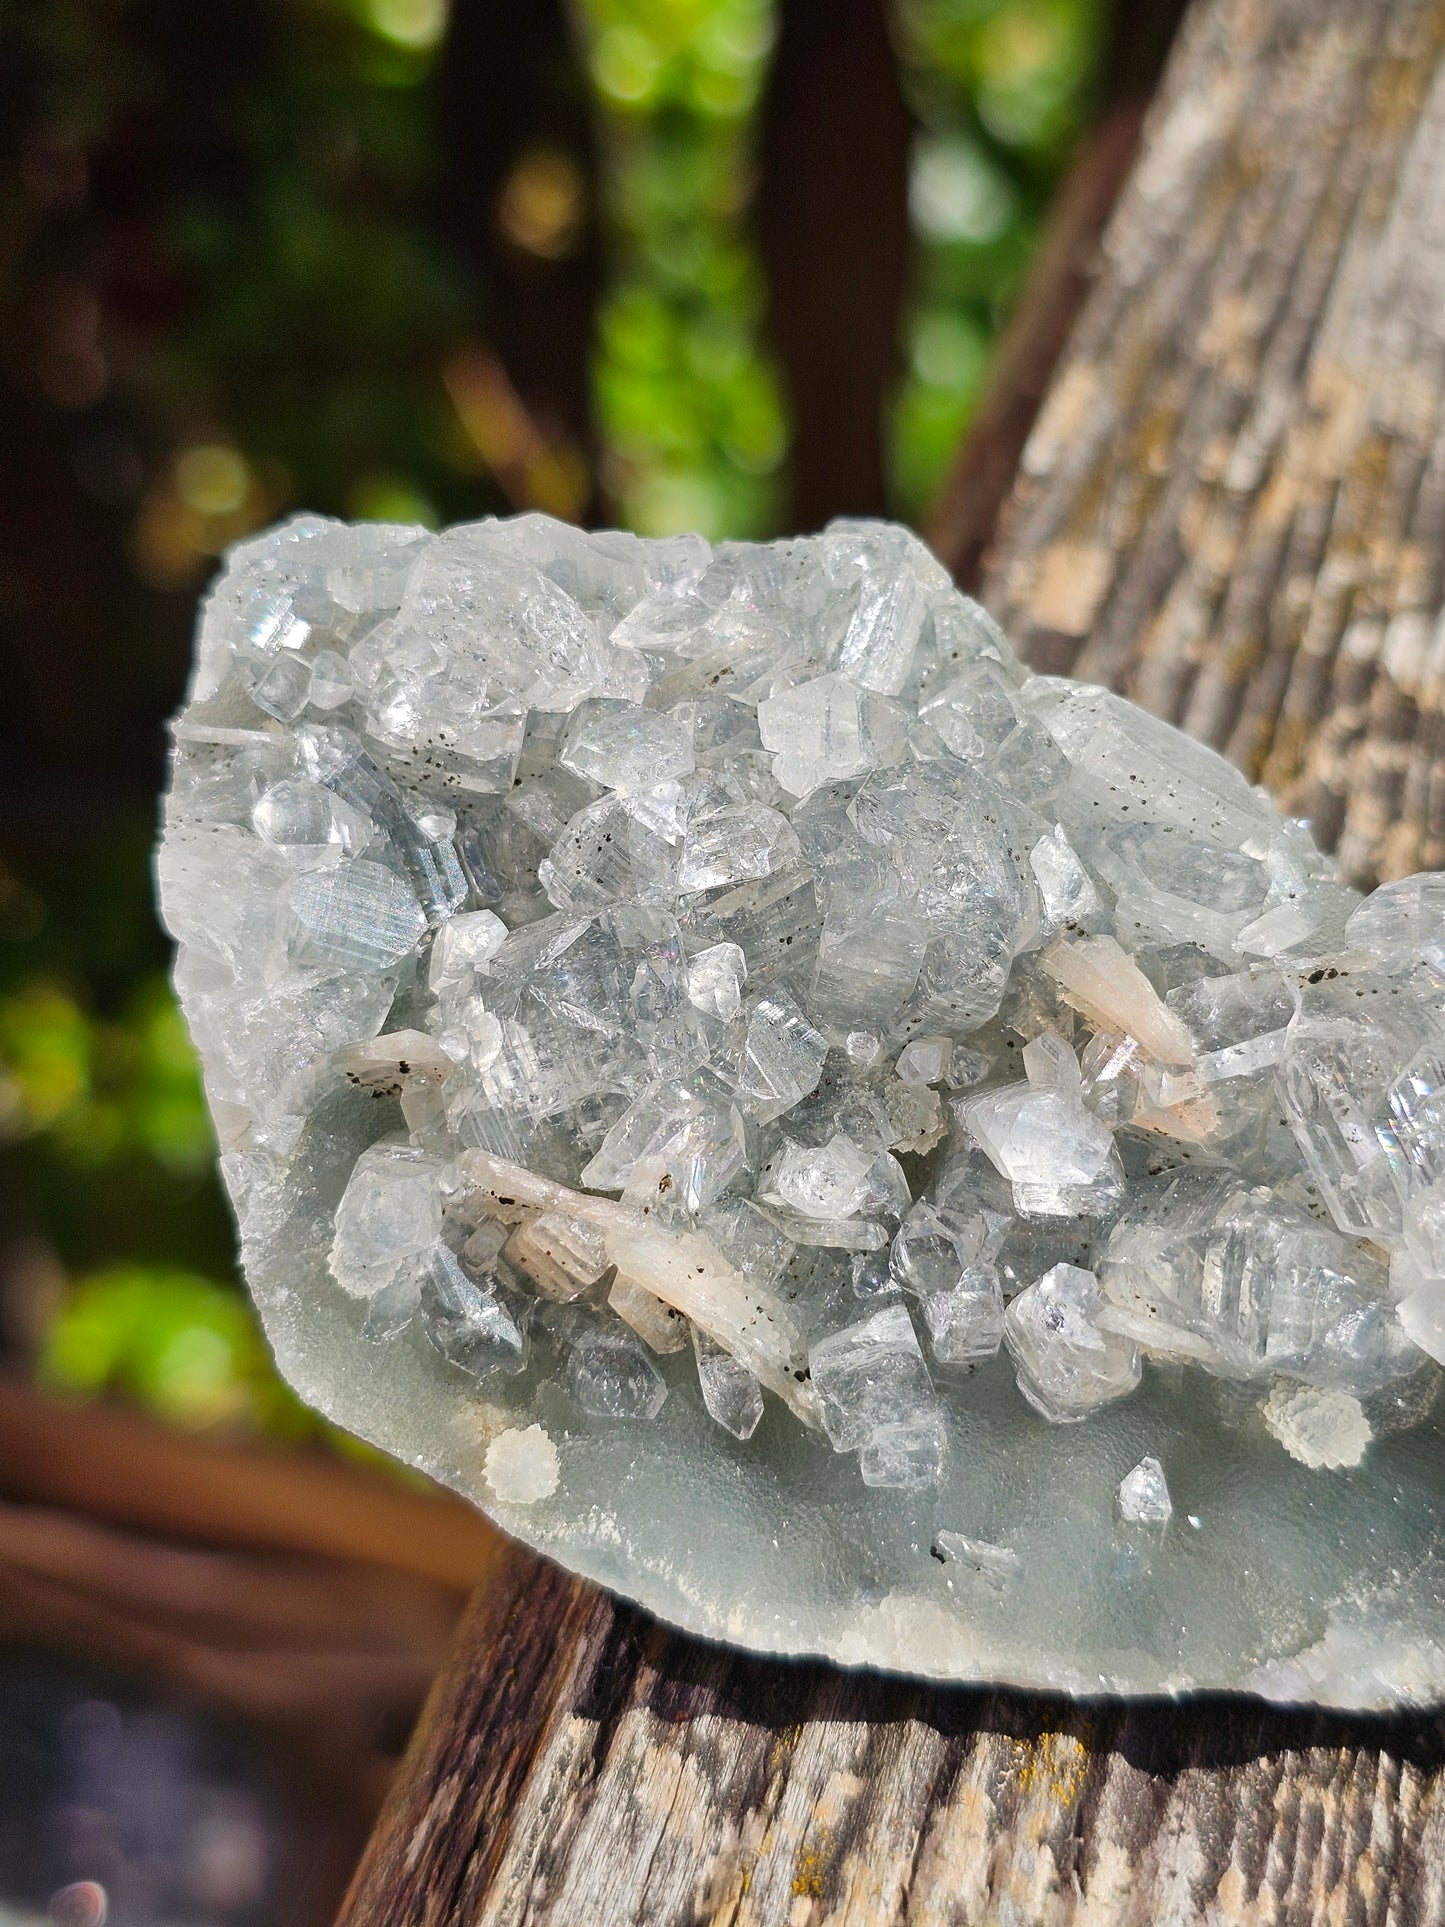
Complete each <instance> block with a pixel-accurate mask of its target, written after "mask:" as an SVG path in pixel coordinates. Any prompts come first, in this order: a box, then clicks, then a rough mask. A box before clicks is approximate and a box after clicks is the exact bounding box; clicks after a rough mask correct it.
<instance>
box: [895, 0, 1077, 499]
mask: <svg viewBox="0 0 1445 1927" xmlns="http://www.w3.org/2000/svg"><path fill="white" fill-rule="evenodd" d="M1106 18H1107V6H1106V4H1105V0H899V6H898V23H899V40H900V48H901V52H902V56H903V62H904V76H905V81H906V84H907V89H908V93H909V96H910V99H911V101H912V104H913V108H914V112H915V114H916V116H917V119H918V126H919V132H918V136H917V141H916V145H915V151H914V158H913V167H912V176H911V180H910V185H909V213H910V216H911V220H912V224H913V231H914V236H915V243H916V252H915V260H914V275H913V300H912V303H911V312H910V314H909V317H908V319H907V322H906V339H905V348H906V353H907V367H906V374H905V378H904V381H903V385H902V387H901V389H900V392H899V394H898V396H897V398H896V401H895V405H894V411H893V420H892V451H891V452H892V474H893V487H894V490H895V494H896V497H897V506H898V511H899V512H900V513H901V514H902V515H903V516H904V518H905V519H910V520H913V519H917V518H918V517H919V516H921V515H922V514H923V512H924V511H925V509H926V508H927V506H928V504H929V502H930V501H931V500H932V498H933V495H934V493H935V491H936V490H937V488H938V485H939V483H940V482H941V481H942V479H943V475H944V472H945V470H946V468H947V466H948V463H949V461H950V459H951V457H952V456H953V454H954V452H955V450H956V449H957V447H958V443H959V439H960V436H961V435H962V433H963V430H964V428H965V426H966V424H967V421H968V418H969V415H970V414H971V413H972V411H973V407H974V405H975V403H976V402H977V400H978V397H979V394H980V391H981V389H982V385H983V382H984V379H985V376H986V374H987V370H988V365H989V354H990V350H991V348H992V345H993V342H994V339H995V337H996V336H997V333H998V330H999V327H1000V326H1001V324H1002V322H1003V320H1004V318H1005V317H1006V315H1007V312H1008V309H1009V307H1010V305H1011V304H1012V302H1013V300H1014V298H1015V296H1016V295H1017V293H1018V289H1019V284H1020V282H1021V280H1022V277H1023V275H1024V273H1025V271H1026V269H1027V267H1028V264H1029V262H1030V260H1031V259H1032V256H1033V250H1034V247H1035V245H1036V242H1037V239H1038V232H1039V225H1040V222H1041V220H1042V218H1043V214H1044V210H1045V208H1046V206H1047V203H1048V198H1049V195H1050V194H1051V192H1052V191H1053V189H1054V187H1055V186H1056V184H1057V182H1058V178H1059V175H1060V173H1061V172H1062V169H1063V166H1064V164H1065V162H1066V161H1067V158H1068V155H1069V152H1070V149H1071V146H1072V143H1073V140H1074V138H1075V136H1076V135H1077V133H1078V131H1079V128H1080V126H1081V124H1082V120H1083V116H1084V112H1085V110H1086V108H1087V106H1088V102H1089V96H1090V91H1091V89H1092V86H1093V82H1094V75H1095V71H1096V68H1097V64H1098V59H1099V52H1100V46H1101V41H1102V35H1103V30H1104V25H1105V21H1106Z"/></svg>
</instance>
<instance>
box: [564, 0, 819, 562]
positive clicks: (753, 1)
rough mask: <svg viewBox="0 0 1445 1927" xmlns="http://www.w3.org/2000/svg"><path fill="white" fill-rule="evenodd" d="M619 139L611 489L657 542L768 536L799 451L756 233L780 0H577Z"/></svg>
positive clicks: (611, 302)
mask: <svg viewBox="0 0 1445 1927" xmlns="http://www.w3.org/2000/svg"><path fill="white" fill-rule="evenodd" d="M578 14H579V19H580V22H581V27H582V31H583V36H584V39H585V43H586V49H587V59H588V68H589V73H590V75H591V78H592V82H593V85H594V87H595V89H596V95H597V100H598V105H599V108H600V110H601V118H602V124H603V128H604V135H605V154H606V158H605V167H606V201H607V211H608V217H609V222H610V227H611V236H612V266H611V278H610V284H609V287H608V290H607V293H606V295H605V296H604V299H603V303H602V309H601V313H600V315H599V317H598V330H597V334H598V345H597V362H596V375H595V379H596V393H597V402H598V413H599V417H600V426H601V429H602V433H603V437H604V440H605V443H606V449H607V471H606V476H605V480H606V483H607V487H608V491H609V493H610V494H611V495H612V497H613V499H614V500H615V501H616V502H617V504H618V506H619V508H620V509H621V511H622V515H623V519H624V520H625V521H626V522H627V523H628V524H629V525H630V526H631V527H633V528H637V529H640V530H641V531H643V532H644V533H646V534H650V535H661V534H670V533H673V532H675V531H677V530H681V529H690V528H697V529H701V530H703V532H704V533H706V534H708V535H712V536H715V537H716V536H722V535H760V534H764V533H766V532H767V529H768V527H769V524H770V518H771V517H772V515H773V513H774V512H775V503H776V492H775V487H774V477H775V475H776V472H777V469H778V466H779V464H780V462H781V461H782V458H783V455H784V454H785V452H786V427H785V423H784V419H783V413H782V407H781V403H780V401H779V397H778V389H777V383H776V380H775V378H774V376H773V373H772V370H771V368H770V367H769V365H768V363H767V360H766V357H765V355H764V354H763V351H762V348H761V343H760V322H761V314H762V306H763V288H762V283H761V278H760V275H759V270H758V264H757V258H756V254H755V252H754V250H753V248H752V247H751V245H750V242H749V237H748V233H747V227H746V219H745V215H746V199H747V177H748V164H749V157H750V153H749V140H750V125H751V121H752V117H753V114H754V110H755V108H756V106H757V101H758V95H759V91H760V88H761V86H762V83H763V80H764V78H765V74H766V63H767V55H768V51H769V48H770V47H771V44H772V34H773V10H772V6H771V5H770V4H769V0H578Z"/></svg>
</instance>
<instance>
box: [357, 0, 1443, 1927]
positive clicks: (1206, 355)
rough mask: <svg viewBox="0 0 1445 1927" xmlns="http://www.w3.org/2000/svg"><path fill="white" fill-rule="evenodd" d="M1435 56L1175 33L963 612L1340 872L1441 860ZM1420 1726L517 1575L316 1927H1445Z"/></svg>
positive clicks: (440, 1694)
mask: <svg viewBox="0 0 1445 1927" xmlns="http://www.w3.org/2000/svg"><path fill="white" fill-rule="evenodd" d="M1442 50H1445V5H1442V4H1441V0H1375V3H1374V4H1373V5H1366V6H1362V5H1360V4H1359V0H1199V3H1198V4H1197V5H1196V7H1195V9H1194V10H1193V12H1192V14H1191V15H1190V17H1189V18H1188V19H1187V21H1186V23H1185V27H1184V30H1183V34H1182V38H1181V41H1180V44H1179V45H1178V47H1177V48H1176V51H1175V53H1174V56H1173V58H1172V60H1171V63H1170V67H1169V70H1168V73H1167V75H1166V78H1165V81H1164V84H1163V88H1162V91H1161V93H1160V95H1159V97H1158V99H1157V101H1156V104H1155V107H1154V109H1153V111H1152V113H1151V116H1150V119H1149V122H1148V125H1147V127H1146V129H1145V133H1144V139H1143V145H1142V149H1141V153H1140V158H1139V161H1138V163H1137V165H1136V167H1135V169H1134V171H1133V174H1132V178H1131V180H1130V182H1129V185H1128V186H1127V188H1126V190H1125V192H1124V195H1123V198H1122V201H1121V204H1120V206H1119V208H1118V210H1117V213H1116V214H1115V217H1114V219H1113V221H1112V224H1111V226H1110V228H1109V231H1108V234H1107V238H1106V242H1105V245H1104V248H1103V259H1102V263H1101V266H1100V272H1099V275H1098V279H1097V284H1096V286H1095V287H1094V290H1093V293H1092V296H1091V298H1090V300H1089V302H1088V304H1087V306H1086V308H1085V310H1084V313H1083V315H1082V317H1081V319H1080V321H1079V323H1078V326H1077V328H1076V330H1075V331H1074V334H1073V338H1072V342H1071V345H1070V347H1069V349H1068V351H1067V353H1066V354H1065V356H1064V358H1063V360H1062V362H1061V364H1060V366H1059V368H1058V370H1057V372H1056V375H1055V378H1054V380H1053V383H1052V386H1051V389H1050V392H1049V395H1048V399H1047V401H1046V404H1045V406H1044V408H1043V410H1042V413H1041V414H1040V416H1039V419H1038V420H1037V422H1036V424H1035V426H1034V428H1033V432H1032V434H1031V436H1030V438H1029V440H1028V444H1027V446H1026V448H1025V450H1024V454H1023V458H1022V463H1021V467H1020V472H1019V475H1018V478H1017V482H1016V485H1015V489H1014V494H1013V500H1012V503H1011V505H1010V508H1009V510H1008V513H1007V515H1006V518H1005V524H1004V530H1003V534H1002V537H1001V540H1000V542H999V544H998V546H997V550H996V553H995V556H994V560H993V563H992V566H991V569H990V571H989V573H988V576H987V597H988V600H989V601H990V602H991V604H992V606H993V607H994V608H995V609H996V611H997V612H998V613H999V614H1000V615H1001V616H1002V617H1003V618H1004V620H1005V621H1006V623H1007V624H1008V626H1009V627H1010V630H1011V633H1012V634H1013V636H1014V637H1015V639H1016V641H1017V642H1018V643H1019V644H1020V645H1021V647H1022V648H1023V650H1024V652H1025V653H1026V654H1027V655H1028V656H1029V657H1030V658H1031V660H1032V661H1033V662H1034V663H1035V665H1036V666H1039V667H1046V668H1049V669H1053V670H1059V669H1064V670H1072V671H1074V672H1075V673H1078V674H1080V675H1082V676H1086V677H1091V678H1093V679H1095V680H1105V681H1109V682H1112V683H1113V684H1115V685H1116V686H1119V687H1122V688H1125V689H1127V690H1128V691H1129V692H1130V693H1132V694H1134V695H1135V696H1137V697H1138V698H1139V699H1140V700H1141V701H1142V702H1144V703H1145V704H1146V705H1147V706H1149V707H1150V708H1153V709H1155V710H1157V711H1159V712H1161V713H1163V714H1166V715H1168V716H1170V717H1172V718H1174V719H1176V720H1178V721H1180V722H1182V723H1183V724H1184V725H1185V727H1187V728H1189V729H1191V730H1192V731H1194V732H1195V733H1196V734H1198V735H1201V736H1204V737H1207V738H1208V739H1209V740H1210V741H1212V742H1215V743H1218V744H1220V745H1221V746H1224V747H1226V748H1227V749H1228V750H1229V752H1230V753H1231V754H1232V755H1234V756H1235V757H1236V758H1237V759H1238V760H1239V761H1240V762H1241V763H1243V764H1244V765H1245V766H1246V767H1247V768H1248V769H1249V770H1250V771H1251V773H1252V774H1256V775H1258V776H1260V777H1261V778H1262V779H1263V780H1264V781H1266V782H1268V783H1269V784H1270V786H1271V787H1272V788H1273V789H1274V790H1275V791H1276V793H1277V794H1279V795H1280V796H1281V797H1282V798H1284V799H1285V800H1287V801H1288V802H1289V803H1290V804H1291V805H1294V806H1296V807H1298V808H1299V809H1301V810H1302V811H1306V812H1308V813H1309V814H1310V815H1311V816H1312V817H1313V818H1314V820H1315V822H1316V824H1317V826H1318V828H1319V830H1320V833H1321V835H1322V837H1323V838H1324V840H1326V841H1327V842H1330V843H1333V844H1336V845H1337V846H1338V848H1339V851H1340V854H1341V857H1342V859H1343V861H1344V863H1345V865H1346V868H1347V869H1348V870H1349V871H1350V873H1351V874H1352V875H1353V876H1355V877H1356V878H1357V879H1360V880H1368V879H1371V878H1373V877H1376V876H1379V875H1390V874H1398V873H1401V872H1404V871H1408V870H1410V869H1412V868H1417V867H1423V866H1428V865H1431V864H1438V863H1440V862H1441V861H1442V860H1445V760H1442V748H1441V744H1442V716H1441V711H1442V662H1445V642H1442V640H1441V639H1442V637H1445V623H1442V620H1441V614H1442V601H1445V433H1442V421H1445V64H1442ZM962 480H963V482H964V483H965V484H966V482H967V476H966V475H965V476H964V477H963V478H962ZM950 499H951V500H953V501H954V502H957V501H959V500H963V501H965V502H967V501H968V500H969V491H968V488H967V487H966V486H964V487H962V488H961V489H959V488H956V489H955V490H954V492H953V494H952V496H951V498H950ZM945 506H946V505H945ZM978 525H979V524H978V513H977V505H976V503H975V504H974V506H972V507H970V509H969V512H968V515H967V516H965V517H963V518H962V519H961V520H959V519H957V518H956V519H955V522H954V525H953V529H952V536H951V533H950V524H949V519H948V515H947V513H944V514H942V515H941V518H940V521H939V523H938V525H937V527H936V530H935V535H936V538H937V539H938V540H939V541H940V543H941V544H942V546H943V547H944V548H945V550H946V551H947V550H949V549H950V548H952V551H953V553H954V554H955V556H957V557H959V558H960V559H962V558H963V557H964V555H965V553H966V551H967V547H968V543H969V542H972V541H975V540H976V537H977V528H978ZM953 536H956V537H957V541H956V542H954V541H953V539H952V537H953ZM1442 1730H1445V1729H1442V1726H1441V1723H1440V1722H1439V1721H1438V1720H1437V1719H1436V1718H1435V1717H1434V1716H1422V1717H1420V1718H1418V1719H1415V1720H1398V1721H1391V1722H1384V1721H1366V1720H1360V1719H1351V1720H1347V1719H1342V1718H1337V1717H1332V1716H1329V1715H1324V1714H1312V1713H1300V1714H1290V1713H1284V1712H1280V1711H1277V1710H1271V1709H1267V1708H1265V1707H1263V1706H1260V1705H1258V1704H1254V1703H1249V1702H1207V1701H1206V1702H1194V1703H1191V1704H1186V1705H1182V1706H1180V1705H1157V1704H1156V1705H1147V1704H1138V1703H1134V1704H1127V1705H1120V1704H1113V1703H1106V1704H1098V1705H1092V1706H1090V1705H1079V1704H1066V1703H1061V1702H1057V1701H1049V1700H1044V1699H1040V1698H1032V1697H1027V1696H1023V1695H1018V1694H1011V1693H995V1692H988V1691H962V1690H939V1689H933V1688H928V1687H924V1686H919V1685H913V1684H909V1683H907V1682H901V1681H897V1680H888V1679H881V1678H876V1677H867V1676H860V1675H847V1674H843V1673H840V1672H837V1671H833V1670H830V1669H827V1668H824V1667H817V1666H788V1665H782V1664H777V1663H774V1662H768V1661H762V1660H757V1659H752V1658H748V1657H746V1656H742V1655H738V1654H734V1653H730V1652H727V1651H724V1650H721V1649H716V1648H710V1647H706V1646H702V1645H700V1644H699V1643H697V1642H696V1641H693V1640H689V1639H686V1638H683V1637H681V1636H680V1635H676V1634H673V1633H670V1632H669V1631H667V1630H666V1629H665V1628H661V1627H658V1626H656V1625H655V1624H653V1623H651V1622H649V1621H648V1620H647V1619H646V1618H645V1617H644V1616H643V1615H641V1614H640V1613H638V1612H636V1611H635V1610H633V1609H631V1608H629V1607H627V1606H623V1605H619V1604H617V1603H616V1602H614V1601H612V1600H610V1599H608V1598H606V1597H604V1596H603V1595H601V1594H599V1593H597V1592H595V1591H594V1590H592V1589H590V1588H589V1587H587V1586H585V1585H583V1584H581V1583H580V1582H578V1581H574V1580H571V1579H568V1578H566V1577H565V1576H563V1575H561V1574H560V1573H558V1572H556V1571H555V1570H554V1569H552V1568H550V1567H547V1566H545V1565H543V1564H541V1563H539V1562H537V1561H535V1560H533V1559H531V1558H530V1557H528V1556H525V1555H523V1554H521V1553H517V1554H514V1555H513V1556H512V1557H511V1558H510V1559H509V1561H508V1562H507V1563H506V1566H505V1570H504V1571H503V1572H502V1574H501V1575H500V1576H499V1578H498V1580H497V1581H496V1583H495V1584H494V1585H493V1586H492V1587H491V1588H489V1589H488V1591H487V1592H486V1593H485V1594H484V1595H482V1596H479V1597H478V1598H477V1600H476V1601H475V1602H474V1604H473V1607H472V1609H471V1612H470V1615H469V1617H468V1618H467V1620H466V1621H465V1623H464V1624H463V1626H462V1628H461V1631H460V1634H459V1636H458V1639H457V1642H456V1645H455V1647H454V1649H453V1652H452V1656H451V1659H450V1661H449V1664H448V1666H447V1668H446V1669H445V1671H444V1672H443V1674H442V1676H441V1678H440V1679H439V1680H438V1682H437V1684H436V1687H435V1689H434V1691H433V1694H432V1698H431V1701H430V1703H429V1706H428V1709H427V1712H426V1715H425V1716H424V1718H423V1720H422V1722H421V1725H420V1727H419V1728H418V1731H417V1734H416V1737H415V1739H414V1741H413V1743H412V1747H411V1751H410V1754H409V1756H408V1758H407V1761H406V1764H405V1767H404V1770H403V1772H402V1774H401V1776H400V1778H399V1780H398V1783H397V1785H396V1787H395V1790H394V1792H393V1794H392V1797H391V1800H390V1803H389V1805H388V1808H387V1810H386V1812H385V1814H384V1816H383V1819H382V1821H381V1823H380V1825H379V1827H378V1829H377V1831H376V1834H375V1836H374V1837H373V1840H372V1842H371V1845H370V1848H369V1850H368V1852H367V1854H366V1856H365V1858H364V1860H363V1863H362V1865H361V1867H360V1869H359V1871H358V1873H357V1876H356V1880H355V1882H354V1885H353V1888H352V1892H351V1895H350V1897H349V1899H348V1902H347V1904H346V1907H345V1909H344V1911H343V1919H344V1921H345V1922H347V1923H348V1927H363V1924H364V1927H383V1924H384V1927H412V1924H413V1923H417V1924H420V1923H424V1922H425V1923H435V1927H441V1924H442V1923H447V1924H448V1927H460V1924H461V1923H467V1924H468V1927H471V1923H477V1924H478V1927H480V1924H481V1923H488V1927H492V1924H493V1923H495V1927H502V1924H503V1923H506V1924H507V1927H512V1924H513V1923H516V1924H518V1927H520V1923H524V1922H525V1923H543V1922H545V1923H549V1924H550V1927H561V1924H562V1923H566V1927H614V1924H620V1923H623V1922H635V1923H662V1922H667V1923H673V1922H676V1923H682V1922H688V1923H692V1922H698V1923H701V1922H710V1923H712V1922H716V1923H722V1922H727V1923H735V1924H736V1927H743V1924H744V1923H756V1924H757V1927H762V1924H763V1923H775V1922H784V1921H786V1922H789V1923H797V1927H805V1924H806V1927H813V1923H822V1922H825V1921H826V1922H829V1923H849V1927H892V1924H893V1923H902V1922H905V1921H906V1922H909V1923H923V1922H928V1923H939V1924H940V1927H941V1924H942V1923H950V1924H952V1923H964V1922H969V1923H973V1922H978V1923H984V1922H994V1921H1014V1922H1019V1923H1023V1922H1029V1923H1032V1922H1055V1921H1059V1922H1062V1921H1080V1922H1082V1921H1090V1922H1100V1923H1103V1922H1108V1923H1110V1924H1111V1927H1113V1924H1115V1923H1126V1922H1139V1923H1153V1922H1159V1921H1165V1920H1167V1921H1179V1922H1193V1921H1200V1922H1203V1921H1211V1922H1232V1921H1240V1922H1243V1921H1256V1920H1259V1921H1264V1920H1267V1921H1270V1922H1276V1923H1281V1924H1283V1923H1294V1922H1305V1921H1311V1922H1313V1921H1318V1920H1325V1919H1328V1920H1336V1919H1338V1920H1341V1921H1346V1920H1348V1921H1352V1922H1353V1921H1360V1922H1371V1923H1374V1922H1381V1923H1383V1922H1386V1921H1389V1922H1397V1921H1398V1922H1405V1921H1410V1922H1416V1921H1418V1922H1426V1921H1435V1920H1440V1919H1445V1779H1442V1772H1441V1767H1442V1760H1445V1742H1442Z"/></svg>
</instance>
